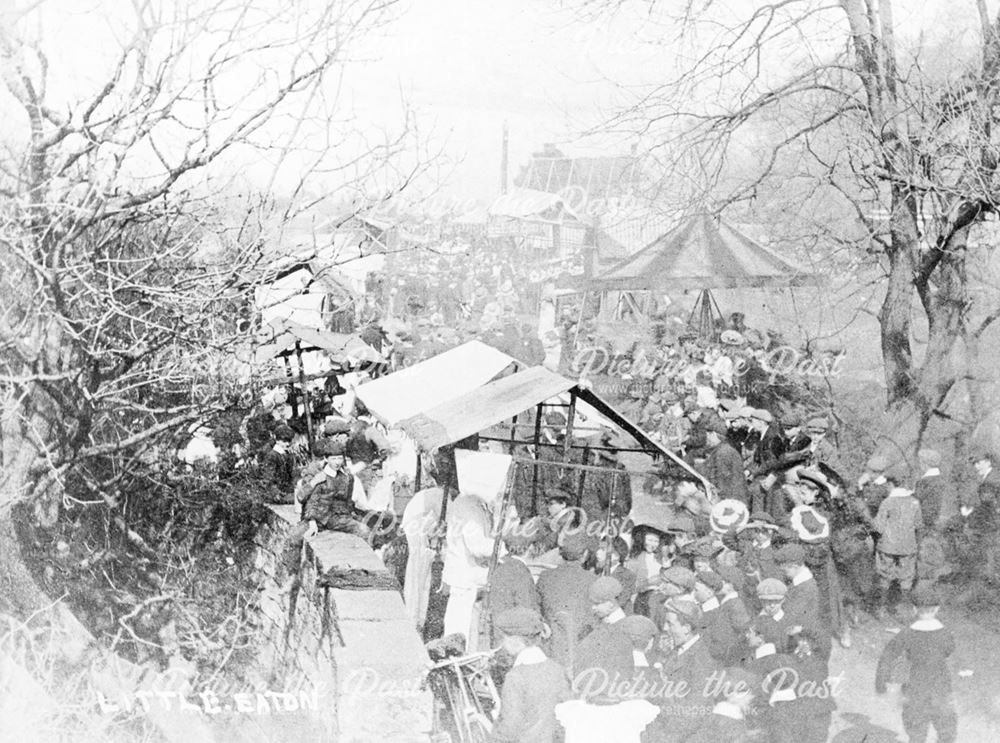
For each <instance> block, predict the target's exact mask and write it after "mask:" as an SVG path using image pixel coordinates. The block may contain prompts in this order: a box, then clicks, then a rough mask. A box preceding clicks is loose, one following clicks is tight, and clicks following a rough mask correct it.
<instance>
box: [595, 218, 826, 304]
mask: <svg viewBox="0 0 1000 743" xmlns="http://www.w3.org/2000/svg"><path fill="white" fill-rule="evenodd" d="M817 279H818V277H817V276H816V275H815V274H812V273H810V272H809V271H807V270H806V269H804V268H802V267H801V266H799V265H797V264H796V263H794V262H793V261H790V260H788V259H787V258H783V257H782V256H780V255H778V254H777V253H775V252H774V251H772V250H770V249H769V248H765V247H764V246H763V245H761V244H760V243H758V242H755V241H754V240H751V239H750V238H749V237H747V236H746V235H744V234H742V233H741V232H738V231H737V230H736V229H734V228H733V227H731V226H730V225H728V224H726V223H725V222H722V221H721V220H717V219H716V218H715V217H713V216H711V215H708V214H700V215H696V216H694V217H691V218H689V219H686V220H684V221H682V222H681V223H680V224H679V225H678V226H677V227H675V228H674V229H672V230H670V231H669V232H667V233H666V234H664V235H662V236H660V237H658V238H657V239H656V240H654V241H653V242H652V243H650V244H649V245H647V246H646V247H645V248H643V249H642V250H640V251H639V252H638V253H636V254H635V255H633V256H631V257H630V258H626V259H625V260H623V261H621V262H620V263H618V264H616V265H614V266H612V267H611V268H609V269H608V270H607V271H605V272H604V273H603V274H601V275H599V276H596V277H594V279H593V283H592V287H593V288H596V289H651V290H655V291H676V290H678V289H691V288H700V289H722V288H736V287H764V286H767V287H773V286H801V285H804V284H815V283H817Z"/></svg>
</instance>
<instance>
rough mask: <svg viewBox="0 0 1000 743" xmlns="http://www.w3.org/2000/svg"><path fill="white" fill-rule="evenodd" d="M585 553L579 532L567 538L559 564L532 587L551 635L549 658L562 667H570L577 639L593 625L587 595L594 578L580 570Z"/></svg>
mask: <svg viewBox="0 0 1000 743" xmlns="http://www.w3.org/2000/svg"><path fill="white" fill-rule="evenodd" d="M588 552H589V543H588V540H587V537H586V536H585V535H584V534H583V533H582V532H580V531H576V532H573V533H571V534H567V535H566V538H565V539H564V540H563V543H562V545H561V546H560V548H559V554H560V555H561V557H562V559H563V564H562V565H559V566H558V567H555V568H550V569H548V570H546V571H544V572H543V573H542V574H541V575H540V576H538V583H537V585H536V589H537V590H538V598H539V601H540V602H541V607H542V617H543V618H544V619H545V623H546V624H548V625H549V628H550V629H551V631H552V634H551V637H550V638H549V649H550V653H549V654H550V655H551V656H552V658H553V659H555V660H556V661H557V662H559V663H561V664H562V665H564V666H566V667H569V666H571V665H572V661H573V656H574V655H575V651H576V647H577V644H578V643H579V641H580V638H581V637H583V635H584V634H585V633H586V632H587V631H588V630H589V629H590V627H591V625H592V624H593V615H592V614H591V611H590V599H589V597H588V594H587V591H588V589H589V588H590V584H591V583H593V582H594V581H595V580H597V576H596V575H594V574H593V573H592V572H590V571H589V570H584V568H583V561H584V560H585V559H586V558H587V555H588Z"/></svg>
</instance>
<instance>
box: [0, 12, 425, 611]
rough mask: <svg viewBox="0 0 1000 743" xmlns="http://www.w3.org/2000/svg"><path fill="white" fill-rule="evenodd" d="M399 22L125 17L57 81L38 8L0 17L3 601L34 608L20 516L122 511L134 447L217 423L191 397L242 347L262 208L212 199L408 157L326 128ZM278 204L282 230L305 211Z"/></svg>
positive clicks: (390, 143)
mask: <svg viewBox="0 0 1000 743" xmlns="http://www.w3.org/2000/svg"><path fill="white" fill-rule="evenodd" d="M393 5H394V2H393V1H392V0H323V1H322V2H296V1H294V0H280V1H279V2H274V0H266V1H264V0H260V1H258V0H133V2H131V3H123V4H122V6H123V8H124V12H123V11H122V10H121V9H120V10H119V12H118V13H117V14H115V15H113V16H112V15H106V16H104V17H103V19H102V20H103V21H104V24H102V25H100V28H101V29H104V28H105V25H106V27H107V29H109V31H108V33H107V38H105V39H102V41H105V42H107V43H109V44H112V43H114V45H113V46H111V47H110V48H109V49H102V50H101V51H102V52H104V55H103V59H105V60H106V59H110V60H111V62H110V64H107V65H105V66H103V67H102V66H100V62H99V61H98V62H96V63H95V64H94V66H93V67H91V68H87V69H85V70H79V71H75V72H78V73H79V77H78V78H77V77H74V76H72V74H70V75H69V76H66V73H67V70H65V69H64V70H63V71H62V72H63V75H64V77H62V78H59V79H55V78H54V75H53V73H52V66H51V65H50V62H49V55H48V54H47V50H46V43H47V40H46V38H45V37H44V36H43V35H40V34H39V32H38V31H37V29H38V28H43V27H44V26H45V24H44V23H42V22H41V21H40V20H39V18H40V17H43V16H44V14H45V13H46V12H48V8H47V5H46V4H45V3H38V2H33V3H26V4H25V3H22V4H17V5H15V7H14V9H13V10H10V9H8V10H7V11H6V13H5V15H3V16H0V74H2V78H0V79H2V85H0V100H2V101H3V103H2V105H3V107H4V111H5V119H6V122H7V124H8V125H9V126H8V128H7V129H5V130H4V132H3V133H2V134H3V136H5V142H6V145H7V146H6V149H5V150H4V151H3V153H2V155H0V199H2V201H0V396H2V399H3V409H2V429H0V433H2V439H0V452H2V460H0V556H2V560H0V561H2V564H3V566H4V568H3V570H2V571H0V573H2V576H3V577H2V578H0V595H2V596H3V597H4V599H5V600H7V601H9V602H10V605H11V606H12V608H14V609H16V610H19V611H20V612H27V611H31V610H34V609H36V608H38V607H39V606H40V605H44V604H43V602H45V599H44V597H43V596H42V595H41V594H40V592H39V591H38V589H37V587H36V586H35V585H34V583H33V581H32V580H31V576H30V574H29V572H28V570H27V568H26V566H25V564H24V561H23V559H22V556H21V554H20V551H19V549H18V546H17V545H18V542H17V539H16V538H15V528H14V517H13V515H12V514H13V512H14V510H16V509H15V508H14V507H15V505H16V504H18V503H22V504H27V505H30V506H33V507H34V508H35V510H36V513H37V515H40V516H41V515H43V514H44V512H45V511H51V510H52V509H53V508H58V506H59V504H60V502H62V501H64V500H68V499H74V498H75V499H77V500H86V501H90V500H93V501H95V502H98V503H103V504H105V505H107V506H110V507H111V508H116V507H117V505H118V504H117V501H116V489H117V486H118V483H119V482H120V478H121V477H122V476H125V475H127V473H128V471H129V469H130V467H132V466H133V465H134V464H135V462H136V461H137V458H138V457H140V456H141V455H142V453H143V450H144V448H146V447H148V446H151V445H152V444H153V443H155V442H156V441H157V440H158V439H159V438H162V437H163V436H164V435H168V434H170V433H171V432H173V431H175V430H176V429H177V428H178V427H179V426H182V425H184V424H186V423H189V422H191V421H194V420H197V419H198V418H200V417H202V416H204V415H205V413H206V412H207V411H209V410H212V409H217V408H218V407H220V406H222V405H224V404H225V402H226V401H225V400H221V399H219V398H218V397H215V398H213V397H211V396H209V397H196V396H192V395H191V393H190V390H191V382H192V379H193V377H194V375H195V374H197V373H198V372H199V370H200V367H201V368H203V367H204V364H201V363H199V360H204V359H207V358H209V357H212V356H216V357H217V356H218V355H220V354H226V353H230V352H231V351H232V349H233V346H234V344H235V343H236V342H238V341H239V339H240V336H239V333H238V332H237V326H238V323H237V321H238V320H239V319H240V314H241V312H242V310H243V305H242V302H243V297H244V295H245V292H246V289H247V285H248V279H247V277H248V276H252V275H253V274H254V272H255V271H256V270H257V269H258V268H259V267H260V265H261V262H262V261H263V260H264V257H265V254H266V250H265V247H266V246H264V245H262V244H261V243H262V237H261V236H262V235H263V234H264V231H263V230H262V229H261V228H260V224H259V222H260V220H261V219H262V218H263V217H262V209H261V205H260V204H259V203H255V201H254V198H253V197H246V196H245V195H244V197H243V198H242V199H235V200H234V199H228V200H227V199H225V198H223V197H222V195H224V194H225V193H226V191H227V189H226V184H227V183H228V182H229V181H228V180H227V173H232V172H234V171H237V170H239V169H240V168H242V167H249V166H250V165H254V164H257V163H260V162H261V161H263V162H268V163H271V164H272V165H273V167H274V168H275V172H277V171H278V169H280V168H282V167H284V168H289V167H290V168H292V169H294V170H295V171H296V172H297V173H298V174H299V175H297V177H296V178H297V180H296V184H297V185H295V186H294V188H293V192H294V195H295V196H301V195H302V194H304V193H306V192H307V191H308V190H309V189H308V188H307V185H306V180H305V175H302V174H309V173H319V174H322V175H323V177H324V178H327V179H329V178H330V177H331V174H338V173H339V175H340V176H343V177H345V178H346V176H348V175H351V176H352V177H353V176H354V175H356V174H357V173H358V172H360V171H364V170H366V169H367V170H370V169H371V168H372V167H373V165H372V164H373V163H376V162H384V161H385V160H386V158H387V157H390V156H391V155H392V154H393V153H394V152H395V151H397V150H398V149H399V146H400V142H401V140H399V139H393V138H390V139H388V140H387V141H385V142H381V143H378V145H377V146H371V145H369V146H368V147H364V148H356V147H352V148H351V149H349V150H346V151H345V150H344V149H342V148H341V149H338V146H337V145H338V144H340V142H339V141H338V137H339V136H340V135H339V134H338V132H339V131H340V130H339V129H338V128H337V127H336V125H335V118H337V117H338V116H339V117H340V118H341V119H345V118H348V117H346V116H344V114H343V113H342V112H338V111H337V99H336V93H337V90H338V88H339V83H340V76H341V75H342V74H343V73H344V70H345V65H346V64H347V63H348V62H349V61H350V57H349V56H348V55H349V54H351V53H352V50H353V49H354V48H355V47H356V46H357V44H358V42H359V41H360V40H362V39H363V38H365V37H366V35H368V34H370V33H371V32H372V31H373V30H377V29H378V28H379V27H380V26H381V25H382V24H385V23H387V22H388V21H390V20H391V19H392V15H393V13H394V8H393ZM126 6H127V7H126ZM63 10H65V8H62V9H58V10H56V12H62V11H63ZM39 14H43V16H40V15H39ZM81 64H82V62H81ZM70 72H71V73H72V72H74V71H70ZM95 77H96V78H97V79H98V82H97V83H96V84H94V83H93V80H94V79H95ZM88 81H90V82H89V83H88ZM404 123H405V122H404ZM406 179H407V176H406V174H402V175H401V176H400V178H399V184H404V183H405V182H406ZM273 182H274V179H273V178H272V179H271V183H272V184H273ZM266 185H270V184H265V187H266ZM287 203H289V204H291V205H292V206H289V207H288V209H286V210H285V213H284V215H283V216H285V217H288V216H291V215H292V213H293V212H294V205H295V204H298V203H301V201H296V200H295V199H292V201H290V202H287ZM251 288H252V287H251ZM109 473H110V474H109Z"/></svg>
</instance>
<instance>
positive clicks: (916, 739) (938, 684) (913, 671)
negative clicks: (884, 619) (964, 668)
mask: <svg viewBox="0 0 1000 743" xmlns="http://www.w3.org/2000/svg"><path fill="white" fill-rule="evenodd" d="M913 604H914V609H915V612H916V621H914V622H913V623H912V624H910V626H909V627H906V628H905V629H903V630H902V631H901V632H900V633H899V634H898V635H896V636H895V637H893V638H892V639H891V640H890V641H889V644H888V645H886V647H885V650H883V651H882V655H881V656H880V657H879V661H878V667H877V669H876V671H875V691H876V693H878V694H884V693H885V691H886V684H887V683H888V681H889V677H890V675H891V673H892V670H893V666H894V665H895V663H896V661H897V660H899V659H900V658H905V659H906V660H907V661H908V665H909V674H908V677H907V679H906V683H905V684H904V685H903V694H904V701H903V728H904V729H905V730H906V734H907V736H909V739H910V741H911V742H912V743H923V741H925V740H927V731H928V729H929V727H930V726H931V725H933V726H934V730H935V731H936V732H937V739H938V741H939V743H954V741H955V740H956V735H957V727H958V715H957V713H956V711H955V701H954V695H953V693H952V688H951V672H950V670H949V668H948V657H949V656H950V655H951V654H952V653H953V652H954V651H955V638H954V636H953V635H952V633H951V631H950V630H949V629H948V628H947V627H945V626H944V625H943V624H942V623H941V621H940V620H939V619H938V618H937V613H938V608H939V606H940V599H939V598H938V596H937V593H936V592H935V591H934V590H932V589H931V590H921V591H915V592H914V595H913Z"/></svg>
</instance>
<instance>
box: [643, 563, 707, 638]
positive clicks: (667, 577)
mask: <svg viewBox="0 0 1000 743" xmlns="http://www.w3.org/2000/svg"><path fill="white" fill-rule="evenodd" d="M694 584H695V574H694V573H693V572H692V571H690V570H688V569H687V568H685V567H681V566H680V565H671V566H670V567H669V568H667V569H666V570H664V571H663V572H662V573H660V585H659V586H658V587H657V589H656V591H655V592H654V593H653V595H652V596H651V597H650V600H649V618H650V619H652V620H653V621H654V622H655V623H656V626H657V627H662V626H663V604H664V602H666V601H669V600H671V599H675V600H685V601H691V602H694V603H697V600H696V599H695V597H694Z"/></svg>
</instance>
